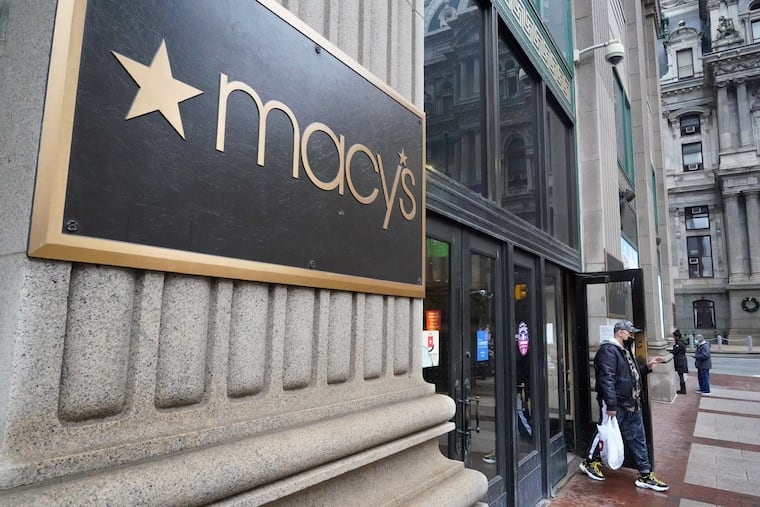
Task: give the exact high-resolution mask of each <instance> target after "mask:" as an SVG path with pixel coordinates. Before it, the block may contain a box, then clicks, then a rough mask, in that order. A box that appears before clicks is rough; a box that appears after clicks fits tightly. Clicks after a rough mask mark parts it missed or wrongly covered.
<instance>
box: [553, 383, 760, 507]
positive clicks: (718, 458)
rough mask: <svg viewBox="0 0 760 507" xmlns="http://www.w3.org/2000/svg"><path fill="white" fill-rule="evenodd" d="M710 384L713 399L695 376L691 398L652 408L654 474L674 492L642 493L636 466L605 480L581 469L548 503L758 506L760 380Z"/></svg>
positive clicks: (564, 506)
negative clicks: (701, 391)
mask: <svg viewBox="0 0 760 507" xmlns="http://www.w3.org/2000/svg"><path fill="white" fill-rule="evenodd" d="M711 384H712V386H713V389H712V394H711V395H710V396H701V395H699V394H697V393H696V390H697V379H696V374H695V373H691V374H690V375H689V379H688V382H687V391H688V394H687V395H679V396H678V397H677V398H676V400H675V401H674V402H673V403H658V402H655V403H653V405H652V425H653V433H654V459H655V472H656V474H657V477H658V478H660V479H661V480H663V481H665V482H667V483H668V484H670V489H669V490H668V491H664V492H662V493H658V492H656V491H651V490H643V489H639V488H637V487H636V486H635V485H634V484H633V482H634V481H635V480H636V476H637V472H636V471H635V470H631V469H620V470H616V471H610V470H604V473H605V477H606V480H605V481H603V482H599V481H593V480H591V479H589V478H588V477H586V475H585V474H584V473H583V472H580V471H578V472H577V473H576V474H575V475H574V476H573V477H572V478H570V479H569V481H568V482H567V483H566V484H565V485H564V486H563V487H562V488H560V490H559V491H558V492H557V497H556V498H554V499H552V501H551V502H550V503H549V505H551V507H570V506H626V507H628V506H632V507H636V506H641V507H656V506H683V507H701V506H716V505H717V506H726V507H760V378H754V377H740V376H733V375H711ZM576 469H577V468H576Z"/></svg>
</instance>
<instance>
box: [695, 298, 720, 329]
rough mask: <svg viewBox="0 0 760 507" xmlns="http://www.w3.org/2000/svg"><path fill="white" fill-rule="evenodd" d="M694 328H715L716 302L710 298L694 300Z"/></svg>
mask: <svg viewBox="0 0 760 507" xmlns="http://www.w3.org/2000/svg"><path fill="white" fill-rule="evenodd" d="M692 304H693V308H694V328H695V329H715V303H713V302H712V301H710V300H709V299H700V300H697V301H694V303H692Z"/></svg>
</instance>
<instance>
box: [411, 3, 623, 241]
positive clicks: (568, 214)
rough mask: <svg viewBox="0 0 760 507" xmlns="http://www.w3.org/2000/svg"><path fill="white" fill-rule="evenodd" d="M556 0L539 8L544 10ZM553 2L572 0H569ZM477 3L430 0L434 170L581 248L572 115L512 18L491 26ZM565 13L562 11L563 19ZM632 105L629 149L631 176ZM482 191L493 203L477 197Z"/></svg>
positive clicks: (430, 160) (429, 110) (428, 93)
mask: <svg viewBox="0 0 760 507" xmlns="http://www.w3.org/2000/svg"><path fill="white" fill-rule="evenodd" d="M554 3H555V2H554V0H547V2H545V3H541V2H536V3H535V4H534V5H535V6H536V8H537V9H539V12H540V10H541V9H542V8H543V7H542V6H548V5H550V4H552V5H553V4H554ZM556 3H557V4H558V5H559V4H563V5H564V6H565V7H567V2H566V1H563V2H556ZM479 6H481V3H479V2H474V1H466V0H438V1H436V2H426V4H425V69H424V78H425V79H424V83H425V84H424V106H425V112H426V114H427V120H426V142H427V144H426V150H427V169H428V170H430V171H431V173H433V174H436V176H435V177H436V178H437V177H439V176H438V175H439V174H440V175H445V176H447V177H449V178H451V179H453V180H456V182H458V183H460V184H462V185H464V186H466V187H467V188H468V189H469V190H470V191H471V193H469V194H468V193H466V192H465V193H463V194H460V195H464V196H466V198H467V199H472V200H473V202H474V203H476V205H480V204H483V205H488V206H490V205H491V203H495V204H496V205H497V206H498V207H499V208H501V210H499V211H502V210H503V213H502V214H503V218H504V219H505V220H508V221H511V220H513V219H515V218H517V219H521V220H523V221H524V222H526V223H527V224H529V225H532V226H534V227H535V228H536V229H538V231H543V232H544V233H546V234H550V235H551V236H553V237H554V238H556V239H558V240H559V241H561V242H562V243H564V244H567V245H568V246H571V247H577V244H578V239H577V234H578V214H577V212H576V210H575V209H571V208H573V207H574V203H576V196H577V184H576V170H577V169H576V165H575V151H574V148H573V145H574V140H573V137H574V126H573V123H572V118H571V114H572V113H571V112H570V111H569V110H567V109H565V106H566V104H565V103H564V102H562V101H561V100H559V99H558V98H557V97H555V96H554V95H553V94H552V89H551V88H550V87H548V86H545V83H544V82H543V80H542V79H541V74H540V73H539V72H538V71H537V69H536V68H535V67H534V66H533V65H532V64H531V62H530V59H529V58H528V57H526V55H525V53H524V52H522V51H521V49H520V44H519V43H518V42H517V41H516V40H515V39H514V38H513V36H512V33H511V32H510V31H509V29H508V28H507V26H506V24H505V23H502V22H501V21H499V23H498V25H496V24H493V25H492V24H490V23H486V21H485V19H486V16H485V14H484V12H486V11H485V10H484V9H482V8H481V7H479ZM557 15H558V16H559V14H557ZM568 15H569V14H568V11H567V9H565V13H564V14H563V15H562V16H560V17H563V19H564V17H567V16H568ZM558 20H559V18H558ZM558 23H560V22H559V21H558ZM491 26H498V30H499V34H498V37H497V41H498V44H497V45H496V47H495V48H494V50H495V51H496V52H497V55H495V60H496V62H495V63H496V66H495V69H494V70H493V72H491V71H489V72H488V77H489V79H490V78H491V76H492V77H493V83H490V82H489V83H487V86H486V83H485V81H486V80H485V77H486V72H485V67H484V63H483V62H485V61H487V60H488V58H490V56H489V57H486V56H485V55H486V54H490V51H489V50H488V48H489V45H488V44H487V43H486V41H487V40H490V39H491V35H490V34H491V28H490V27H491ZM485 34H489V35H488V36H486V35H485ZM550 42H551V41H550ZM487 105H488V107H486V106H487ZM494 106H496V107H498V111H495V109H496V107H494ZM626 107H627V103H626ZM492 110H494V113H495V114H494V115H491V114H489V113H490V112H491V111H492ZM627 111H628V112H627V116H626V117H627V121H628V123H627V125H628V130H627V133H628V141H627V143H628V144H627V150H626V151H625V155H626V157H627V158H626V160H627V162H626V163H627V166H628V167H629V168H630V172H631V178H632V177H633V176H632V175H633V163H632V150H631V146H630V109H629V108H628V109H627ZM490 128H495V129H497V130H496V132H491V131H490ZM487 129H488V130H487ZM442 181H445V180H442ZM445 184H447V185H448V184H449V182H445ZM480 198H482V199H487V200H489V201H491V202H488V203H480V204H478V200H479V199H480Z"/></svg>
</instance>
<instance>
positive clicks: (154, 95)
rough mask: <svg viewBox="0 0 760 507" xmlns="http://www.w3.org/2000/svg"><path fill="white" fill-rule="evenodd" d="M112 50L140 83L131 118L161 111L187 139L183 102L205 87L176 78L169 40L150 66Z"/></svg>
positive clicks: (160, 48)
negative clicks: (173, 71)
mask: <svg viewBox="0 0 760 507" xmlns="http://www.w3.org/2000/svg"><path fill="white" fill-rule="evenodd" d="M111 53H113V55H114V56H115V57H116V58H117V59H118V60H119V63H121V65H122V67H124V70H126V71H127V72H128V73H129V75H130V76H131V77H132V79H134V80H135V83H137V85H138V86H139V87H140V91H138V92H137V95H136V96H135V100H134V101H133V102H132V107H130V108H129V112H128V113H127V117H126V119H127V120H131V119H132V118H136V117H137V116H142V115H144V114H148V113H152V112H153V111H158V112H160V113H161V115H162V116H163V117H164V118H166V121H168V122H169V123H170V124H171V126H172V127H174V130H176V131H177V133H178V134H179V135H180V136H182V139H184V138H185V129H184V128H183V126H182V116H180V113H179V103H180V102H184V101H185V100H187V99H191V98H193V97H196V96H198V95H200V94H201V93H203V91H201V90H198V89H197V88H193V87H192V86H190V85H188V84H185V83H183V82H182V81H179V80H177V79H174V76H172V68H171V65H170V64H169V54H168V53H167V51H166V41H164V40H162V41H161V46H160V47H159V48H158V51H156V54H155V55H154V56H153V61H152V62H151V63H150V66H146V65H143V64H141V63H139V62H136V61H134V60H132V59H131V58H127V57H126V56H124V55H120V54H119V53H117V52H115V51H111Z"/></svg>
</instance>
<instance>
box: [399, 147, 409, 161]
mask: <svg viewBox="0 0 760 507" xmlns="http://www.w3.org/2000/svg"><path fill="white" fill-rule="evenodd" d="M398 158H399V161H398V163H399V165H406V159H407V158H408V157H407V156H406V153H404V150H403V149H402V150H401V153H399V154H398Z"/></svg>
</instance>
